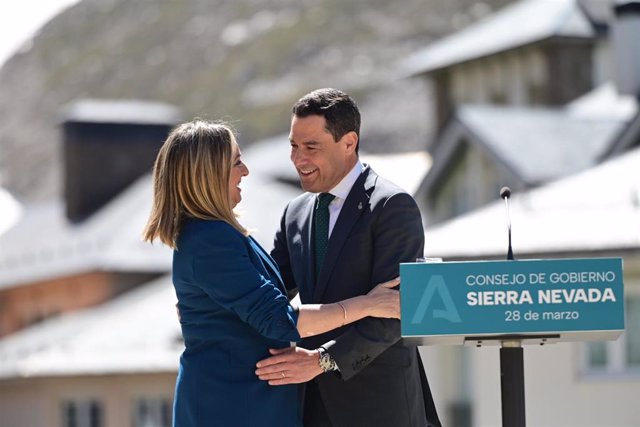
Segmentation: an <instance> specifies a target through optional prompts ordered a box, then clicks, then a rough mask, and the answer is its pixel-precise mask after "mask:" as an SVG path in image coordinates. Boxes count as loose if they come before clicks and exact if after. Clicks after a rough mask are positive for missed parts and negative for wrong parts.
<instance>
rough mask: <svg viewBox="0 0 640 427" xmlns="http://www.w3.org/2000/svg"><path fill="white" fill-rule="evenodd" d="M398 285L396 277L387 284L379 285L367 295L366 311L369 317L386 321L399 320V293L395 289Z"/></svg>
mask: <svg viewBox="0 0 640 427" xmlns="http://www.w3.org/2000/svg"><path fill="white" fill-rule="evenodd" d="M399 284H400V278H399V277H396V278H395V279H393V280H389V281H388V282H384V283H380V284H378V285H377V286H376V287H375V288H373V289H372V290H371V291H369V293H368V294H367V299H368V301H367V311H368V313H369V316H372V317H383V318H387V319H399V318H400V292H399V291H398V290H397V289H392V288H395V287H396V286H398V285H399Z"/></svg>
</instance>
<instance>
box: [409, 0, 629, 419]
mask: <svg viewBox="0 0 640 427" xmlns="http://www.w3.org/2000/svg"><path fill="white" fill-rule="evenodd" d="M637 40H640V3H638V2H637V1H616V2H614V1H609V0H606V1H604V0H603V1H589V0H523V1H518V2H515V3H514V4H512V5H510V6H508V7H506V8H504V9H503V10H501V11H498V12H497V13H495V14H494V15H492V16H489V17H487V18H486V19H484V20H483V21H481V22H478V23H477V24H474V25H471V26H470V27H468V28H467V29H464V30H462V31H460V32H459V33H456V34H453V35H451V36H449V37H446V38H444V39H442V40H441V41H437V42H435V43H434V44H432V45H430V46H427V47H426V48H425V49H424V50H423V51H420V52H417V53H416V54H415V55H413V56H412V57H410V58H409V59H408V60H407V61H406V62H405V64H404V65H405V66H406V67H408V69H409V70H410V71H409V74H411V75H413V76H419V77H423V78H427V79H428V80H429V81H430V82H432V84H433V85H434V87H435V89H436V94H437V95H436V100H435V103H436V104H437V109H436V111H437V112H436V114H437V122H438V123H439V126H440V127H439V130H438V132H437V134H436V136H435V137H434V139H433V140H431V141H429V142H428V144H427V146H428V149H429V151H430V152H431V153H432V155H433V165H432V167H431V169H430V171H429V172H428V173H427V175H426V177H425V179H424V180H423V181H422V183H421V185H420V187H419V189H418V190H417V193H416V198H417V200H418V202H419V204H420V205H421V209H422V211H423V215H424V216H425V223H426V234H425V237H426V243H425V252H426V255H428V256H436V257H443V258H444V260H445V261H447V260H482V259H500V258H502V259H504V257H505V256H506V250H507V230H506V219H505V213H504V203H503V202H502V201H498V199H499V196H498V193H499V189H500V188H501V187H502V186H504V185H508V186H510V187H511V189H512V190H513V191H514V193H515V195H514V196H513V199H512V203H511V221H512V223H513V227H514V234H513V236H514V240H513V247H514V251H515V254H516V258H554V257H562V258H574V257H603V256H606V257H622V258H623V260H624V283H625V295H626V300H625V310H626V325H627V326H626V330H625V333H624V334H623V335H622V336H621V337H620V338H619V339H618V340H616V341H613V342H592V343H562V344H554V345H551V346H545V347H525V385H526V393H525V395H526V404H527V423H528V424H529V425H536V426H545V427H547V426H558V427H560V426H631V425H636V424H637V408H636V403H635V400H634V398H633V397H631V396H635V395H637V394H638V393H640V376H639V375H638V374H639V373H640V327H639V325H640V299H639V298H638V297H639V296H640V268H639V267H640V228H638V224H640V202H639V200H640V180H639V179H638V177H640V175H639V174H638V173H637V171H638V170H639V169H640V151H639V150H640V109H639V108H638V102H639V100H640V49H639V48H638V44H637ZM422 352H423V358H424V360H425V362H426V366H427V372H430V373H431V374H430V375H431V376H430V380H431V382H432V386H433V388H434V395H435V398H436V404H438V406H439V408H440V410H441V412H442V413H443V418H444V422H445V425H455V426H471V425H476V426H493V425H500V424H501V420H500V372H499V358H498V350H497V348H496V347H493V348H492V347H489V348H480V349H476V348H467V347H454V346H451V347H446V346H441V347H426V348H423V349H422ZM594 402H597V403H595V404H594Z"/></svg>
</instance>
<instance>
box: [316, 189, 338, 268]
mask: <svg viewBox="0 0 640 427" xmlns="http://www.w3.org/2000/svg"><path fill="white" fill-rule="evenodd" d="M335 197H336V196H334V195H333V194H331V193H320V194H318V201H317V203H316V213H315V240H316V280H318V278H319V277H320V270H322V263H323V262H324V256H325V255H326V253H327V246H328V245H329V203H331V201H332V200H333V199H334V198H335Z"/></svg>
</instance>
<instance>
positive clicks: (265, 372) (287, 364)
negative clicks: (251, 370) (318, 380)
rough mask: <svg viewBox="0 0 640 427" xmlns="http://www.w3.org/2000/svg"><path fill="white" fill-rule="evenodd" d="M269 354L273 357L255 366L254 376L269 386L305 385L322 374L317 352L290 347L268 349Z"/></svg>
mask: <svg viewBox="0 0 640 427" xmlns="http://www.w3.org/2000/svg"><path fill="white" fill-rule="evenodd" d="M269 353H271V354H273V356H271V357H269V358H268V359H264V360H261V361H259V362H258V363H257V364H256V366H257V367H258V369H256V375H257V376H258V377H259V378H260V379H261V380H264V381H269V385H284V384H298V383H305V382H307V381H310V380H312V379H314V378H315V377H317V376H318V375H320V374H321V373H322V368H320V352H319V351H318V350H306V349H304V348H300V347H292V348H284V349H279V350H274V349H270V350H269Z"/></svg>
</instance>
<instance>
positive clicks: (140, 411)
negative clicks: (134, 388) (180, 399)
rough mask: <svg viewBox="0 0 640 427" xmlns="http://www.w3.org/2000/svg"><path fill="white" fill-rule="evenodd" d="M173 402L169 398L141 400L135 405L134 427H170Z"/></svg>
mask: <svg viewBox="0 0 640 427" xmlns="http://www.w3.org/2000/svg"><path fill="white" fill-rule="evenodd" d="M170 426H171V401H170V399H168V398H140V399H137V400H136V401H135V403H134V405H133V427H170Z"/></svg>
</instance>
